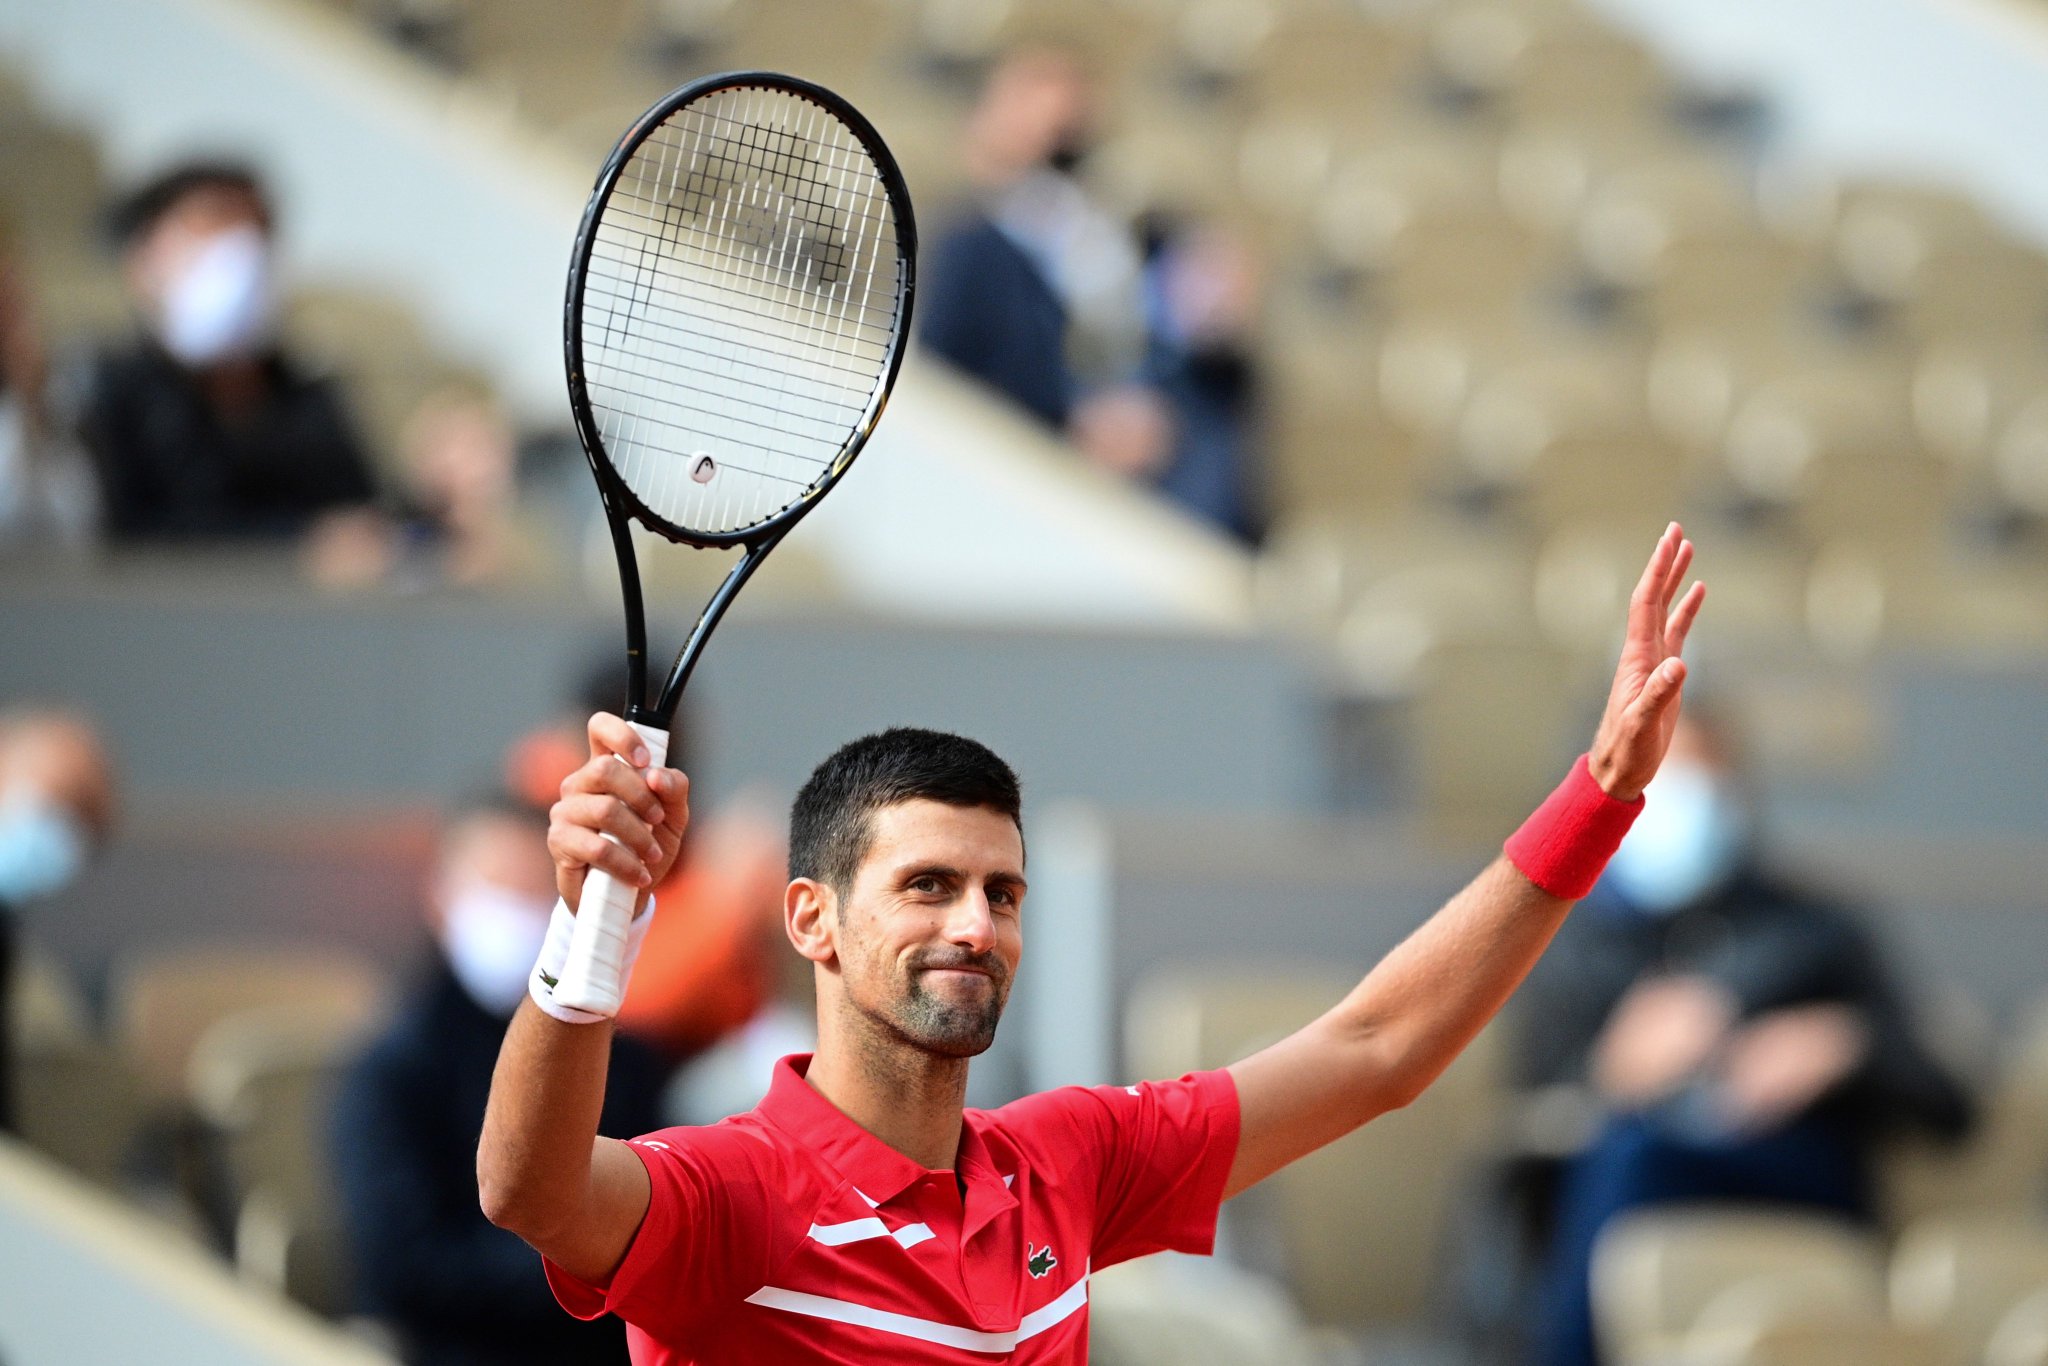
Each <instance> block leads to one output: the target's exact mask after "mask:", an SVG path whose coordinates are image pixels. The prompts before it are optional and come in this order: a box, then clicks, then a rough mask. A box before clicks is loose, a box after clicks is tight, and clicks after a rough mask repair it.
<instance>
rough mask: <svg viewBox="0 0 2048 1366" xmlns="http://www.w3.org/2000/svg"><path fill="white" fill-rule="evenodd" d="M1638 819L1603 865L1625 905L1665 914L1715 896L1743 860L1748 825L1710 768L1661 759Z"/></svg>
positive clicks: (1737, 806)
mask: <svg viewBox="0 0 2048 1366" xmlns="http://www.w3.org/2000/svg"><path fill="white" fill-rule="evenodd" d="M1643 797H1644V801H1643V813H1642V815H1640V816H1638V817H1637V818H1636V823H1635V826H1634V828H1632V829H1631V830H1630V831H1629V832H1628V838H1627V839H1625V840H1623V841H1622V842H1621V848H1620V849H1618V850H1616V851H1615V854H1614V858H1613V860H1612V861H1611V862H1609V863H1608V865H1607V875H1608V876H1609V877H1611V878H1613V879H1614V886H1615V889H1616V890H1617V891H1619V892H1620V893H1621V894H1622V896H1623V897H1624V898H1626V899H1627V900H1628V902H1629V903H1630V904H1631V905H1633V906H1635V907H1637V908H1638V909H1640V910H1644V911H1649V912H1652V913H1654V914H1659V915H1666V914H1670V913H1672V912H1675V911H1680V910H1683V909H1685V908H1686V907H1687V906H1690V905H1692V904H1693V903H1695V902H1697V901H1699V900H1700V899H1701V898H1703V897H1705V896H1707V895H1708V894H1710V893H1712V892H1716V891H1718V890H1720V888H1721V887H1722V885H1723V884H1725V883H1726V882H1727V881H1728V879H1729V878H1730V877H1732V876H1733V875H1734V873H1735V870H1736V867H1737V866H1738V865H1739V864H1740V863H1741V861H1742V854H1743V848H1744V845H1745V844H1746V843H1747V838H1748V834H1749V823H1748V820H1747V818H1746V816H1745V813H1744V811H1743V809H1742V805H1741V803H1740V802H1738V801H1737V800H1736V799H1735V797H1734V796H1732V795H1731V794H1730V793H1729V791H1728V786H1727V784H1726V782H1724V781H1723V780H1722V778H1721V777H1720V776H1719V775H1718V774H1717V773H1716V772H1715V771H1714V770H1712V769H1709V768H1706V767H1705V766H1703V765H1700V764H1695V763H1690V762H1688V761H1686V760H1683V759H1667V760H1666V761H1665V763H1664V767H1663V768H1661V769H1659V770H1658V772H1657V776H1656V778H1655V779H1653V780H1652V781H1651V783H1650V786H1649V787H1648V789H1646V790H1645V792H1644V794H1643Z"/></svg>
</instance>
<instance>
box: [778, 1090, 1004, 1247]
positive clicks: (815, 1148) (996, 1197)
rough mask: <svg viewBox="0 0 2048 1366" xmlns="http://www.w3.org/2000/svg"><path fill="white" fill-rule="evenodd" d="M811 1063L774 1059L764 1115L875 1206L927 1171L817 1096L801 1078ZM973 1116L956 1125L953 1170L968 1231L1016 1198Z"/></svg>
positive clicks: (907, 1186)
mask: <svg viewBox="0 0 2048 1366" xmlns="http://www.w3.org/2000/svg"><path fill="white" fill-rule="evenodd" d="M810 1066H811V1055H810V1054H809V1053H792V1054H791V1055H790V1056H788V1057H786V1058H784V1059H782V1060H781V1061H780V1062H778V1063H776V1064H775V1075H774V1077H773V1079H772V1080H770V1082H769V1083H768V1094H767V1096H765V1097H764V1098H763V1099H762V1101H761V1106H760V1113H761V1115H762V1117H763V1118H765V1119H767V1120H768V1121H769V1122H770V1123H772V1124H774V1125H775V1127H776V1128H778V1129H781V1130H782V1131H783V1132H784V1133H786V1134H788V1135H789V1136H790V1137H791V1138H794V1139H796V1140H797V1141H798V1142H799V1143H801V1144H803V1145H804V1146H805V1147H807V1148H809V1149H810V1150H811V1151H812V1152H815V1153H817V1154H818V1155H819V1156H820V1157H822V1158H824V1159H825V1161H826V1162H828V1163H829V1164H831V1166H832V1169H833V1170H834V1171H836V1172H838V1173H839V1174H840V1175H841V1176H843V1177H845V1178H846V1179H847V1180H848V1181H849V1182H851V1183H852V1184H853V1187H854V1189H855V1190H857V1191H859V1192H860V1193H861V1194H862V1195H863V1196H865V1197H867V1199H869V1200H870V1201H872V1202H874V1203H875V1204H877V1205H882V1204H887V1203H888V1202H889V1201H891V1200H893V1199H895V1198H896V1197H897V1196H899V1195H901V1194H903V1192H905V1191H907V1190H909V1189H910V1188H911V1187H912V1186H914V1185H916V1184H917V1183H918V1182H919V1181H921V1180H923V1179H924V1178H925V1177H926V1176H927V1175H929V1174H930V1173H928V1172H927V1171H926V1170H925V1168H924V1167H923V1166H921V1165H920V1164H919V1163H917V1162H916V1161H914V1160H913V1159H911V1158H909V1157H906V1156H904V1155H903V1154H902V1153H899V1152H897V1151H896V1150H895V1149H894V1148H892V1147H890V1146H889V1145H888V1144H886V1143H884V1142H883V1141H882V1140H881V1139H879V1138H876V1137H875V1136H874V1135H873V1134H871V1133H869V1132H868V1131H867V1130H866V1129H863V1128H861V1126H860V1125H858V1124H856V1123H854V1122H853V1120H851V1119H849V1118H848V1117H847V1116H846V1113H845V1112H844V1111H842V1110H841V1109H840V1108H839V1107H838V1106H836V1105H834V1104H833V1103H832V1102H831V1101H829V1100H827V1099H825V1097H823V1096H821V1095H819V1094H818V1092H817V1091H816V1090H815V1089H813V1088H812V1086H811V1084H810V1082H808V1081H806V1080H805V1079H804V1075H805V1073H806V1072H808V1071H809V1070H810ZM973 1120H974V1116H973V1114H971V1113H970V1114H968V1115H966V1116H965V1117H964V1119H963V1121H962V1124H961V1129H960V1157H959V1171H958V1175H959V1179H960V1181H961V1183H962V1184H963V1185H965V1186H966V1188H967V1198H966V1202H965V1203H966V1216H967V1219H966V1222H967V1224H968V1226H969V1230H970V1231H971V1230H972V1229H973V1228H975V1227H979V1225H980V1224H982V1223H985V1222H986V1221H987V1220H988V1219H989V1218H991V1217H993V1215H994V1214H995V1213H996V1211H997V1210H999V1209H1002V1208H1007V1207H1009V1206H1011V1205H1014V1204H1015V1203H1016V1200H1015V1198H1014V1197H1013V1196H1011V1194H1010V1191H1009V1189H1008V1187H1007V1186H1006V1185H1005V1184H1004V1181H1003V1174H1002V1173H999V1172H998V1171H996V1169H995V1162H994V1159H993V1158H992V1156H991V1154H990V1153H989V1150H988V1145H987V1144H986V1143H985V1142H983V1140H982V1136H981V1133H980V1131H979V1130H978V1129H977V1128H976V1127H975V1125H974V1122H973Z"/></svg>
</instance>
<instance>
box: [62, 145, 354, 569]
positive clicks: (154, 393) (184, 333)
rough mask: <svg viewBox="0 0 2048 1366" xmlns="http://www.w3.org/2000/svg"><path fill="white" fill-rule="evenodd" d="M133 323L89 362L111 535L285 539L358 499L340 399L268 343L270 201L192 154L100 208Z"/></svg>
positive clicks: (227, 170)
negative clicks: (122, 338) (129, 333)
mask: <svg viewBox="0 0 2048 1366" xmlns="http://www.w3.org/2000/svg"><path fill="white" fill-rule="evenodd" d="M112 228H113V232H114V236H115V239H116V242H117V244H118V246H119V249H120V252H121V268H122V275H123V278H124V280H125V282H126V284H127V286H128V290H129V294H130V297H131V298H132V300H133V302H134V305H135V309H136V314H137V319H138V322H139V323H140V328H139V330H138V332H137V333H136V335H135V336H134V337H132V338H130V339H129V340H127V341H126V342H123V343H120V344H118V345H116V346H113V347H109V348H108V349H106V350H105V351H103V352H102V353H101V354H100V355H99V356H98V357H97V358H96V359H95V361H94V362H93V364H92V365H91V367H90V370H89V373H88V374H87V375H86V377H85V381H84V385H83V392H82V394H80V395H79V411H78V413H77V426H78V429H79V435H80V437H81V438H82V439H83V441H84V443H85V445H86V448H87V450H88V451H89V452H90V454H91V456H92V459H93V463H94V465H95V466H96V468H97V472H98V476H99V482H100V494H101V502H102V521H103V525H104V530H105V532H106V534H107V536H108V537H109V538H110V539H112V540H115V541H137V540H155V541H162V540H180V539H182V540H193V539H244V540H246V539H249V538H265V537H269V538H278V537H290V536H295V535H297V534H298V533H300V532H302V531H304V530H306V529H307V527H308V526H310V525H311V524H312V522H313V521H314V519H315V518H317V517H319V516H320V515H321V514H323V513H328V512H333V511H336V510H339V509H346V508H360V507H362V506H364V505H366V504H368V503H369V502H370V500H371V497H372V495H373V493H374V489H373V487H372V484H371V478H370V468H369V463H368V461H367V460H366V459H365V458H364V456H363V452H362V449H361V446H360V444H359V443H358V441H357V437H356V432H355V427H354V424H353V422H352V421H351V420H350V418H349V415H348V411H347V407H346V404H345V403H344V401H343V399H342V396H341V394H340V392H339V390H337V389H336V388H335V387H334V386H333V385H332V384H330V383H329V382H327V381H326V380H324V379H321V378H318V377H316V376H314V375H312V374H310V373H308V372H307V371H306V370H305V369H304V368H303V367H302V366H300V365H299V364H298V363H297V362H296V361H295V360H294V359H293V358H292V357H291V356H290V355H288V354H287V353H286V352H285V351H284V349H283V348H282V347H281V346H280V345H279V343H278V340H277V337H276V321H277V318H276V315H277V294H276V282H275V278H274V268H273V250H272V247H273V242H272V237H273V231H272V214H271V207H270V201H269V199H268V197H267V196H266V195H265V194H264V192H263V188H262V186H261V184H260V183H259V182H258V181H257V179H256V177H255V175H254V173H252V172H250V171H248V170H245V169H243V168H241V167H238V166H230V165H214V164H193V165H187V166H180V167H177V168H175V169H173V170H171V171H168V172H166V173H164V174H163V175H160V176H158V177H157V178H156V179H154V180H152V181H150V182H149V183H148V184H146V185H144V186H142V187H141V188H140V189H138V190H136V191H135V192H134V193H133V194H132V195H130V196H129V197H128V199H126V200H125V201H124V202H122V203H121V204H120V205H118V206H116V208H115V210H114V212H113V214H112Z"/></svg>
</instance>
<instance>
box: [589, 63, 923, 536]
mask: <svg viewBox="0 0 2048 1366" xmlns="http://www.w3.org/2000/svg"><path fill="white" fill-rule="evenodd" d="M916 261H917V224H916V219H915V216H914V215H913V213H912V210H911V204H910V194H909V190H908V188H907V186H906V185H905V183H904V180H903V173H902V171H901V169H900V168H899V167H898V166H897V164H896V159H895V157H894V156H892V155H891V154H890V152H889V149H888V147H887V145H886V144H884V143H883V141H882V138H881V135H880V134H879V133H877V132H876V131H875V128H874V126H873V125H872V124H871V123H869V122H868V121H867V119H866V118H864V117H863V116H862V115H861V114H860V112H859V111H858V110H856V109H854V108H853V107H852V106H851V105H850V104H848V103H847V102H846V101H845V100H844V99H842V98H840V97H839V96H838V95H836V94H834V93H833V92H831V91H829V90H827V89H825V88H824V87H822V86H819V85H816V84H814V83H812V82H809V81H804V80H800V79H798V78H796V77H792V76H786V75H781V74H778V73H775V72H767V71H739V72H728V73H725V74H722V75H717V76H708V77H705V78H703V79H701V80H696V81H692V82H690V83H688V84H686V85H683V86H681V87H679V88H677V89H676V90H674V91H671V92H670V93H669V94H668V95H666V96H664V97H663V98H662V99H661V100H659V101H657V102H656V103H655V104H654V105H653V106H652V107H651V108H649V109H648V111H647V112H646V113H645V114H643V115H642V116H641V117H640V119H639V120H638V121H637V122H635V123H634V125H633V126H632V127H631V128H630V129H628V130H627V131H626V133H625V135H624V136H623V137H621V138H620V140H619V143H618V145H617V146H616V147H615V148H614V149H613V150H612V153H611V155H610V156H609V157H608V158H607V159H606V161H605V164H604V167H603V169H602V170H600V171H599V173H598V178H597V184H596V187H595V188H594V189H593V191H592V192H591V197H590V202H589V204H588V205H587V206H586V207H585V209H584V213H583V220H582V223H581V225H580V226H579V227H578V229H577V233H576V245H575V250H574V255H573V257H572V260H571V266H570V270H569V289H568V297H567V300H566V301H565V304H564V309H563V346H564V353H565V359H566V363H567V369H568V379H569V404H570V409H571V413H572V415H573V417H574V420H575V423H576V429H577V435H578V436H579V437H580V438H581V440H582V442H583V448H584V453H585V454H586V455H587V456H588V457H589V460H590V464H591V469H592V471H593V473H595V475H596V476H597V481H598V486H599V489H600V490H601V492H602V493H603V496H604V499H605V505H606V509H607V512H608V513H610V514H612V515H613V516H614V518H616V516H617V515H618V514H619V513H621V512H623V513H625V514H626V515H630V516H631V517H632V518H633V519H634V520H636V521H638V522H640V523H642V524H643V525H645V526H647V527H648V528H649V529H651V530H653V531H655V532H657V533H659V534H660V535H662V536H665V537H667V538H668V539H669V540H672V541H677V542H680V543H683V544H686V545H693V546H699V547H705V548H726V547H731V546H735V545H758V544H763V543H766V542H768V541H770V540H771V539H772V538H774V537H776V536H778V535H779V534H780V533H781V532H782V531H784V530H786V529H787V528H788V526H789V525H790V524H791V523H793V522H794V521H795V520H796V519H797V518H799V517H801V516H803V515H804V513H806V512H808V511H809V510H810V509H811V507H812V506H814V505H815V504H816V502H817V500H818V499H819V498H820V497H822V496H823V495H824V494H825V492H826V491H827V490H829V489H830V488H831V487H832V485H833V484H835V483H837V482H838V480H839V479H840V477H841V476H842V475H844V474H845V472H846V469H847V467H848V466H849V465H851V464H852V462H853V459H854V457H855V456H856V455H858V454H859V453H860V449H861V447H862V446H863V445H864V444H865V443H866V441H867V438H868V435H869V433H871V432H872V431H873V430H874V426H875V423H876V422H877V421H878V420H879V419H880V417H881V413H882V409H883V406H884V405H885V404H886V403H887V401H888V396H889V390H890V388H891V386H892V385H893V384H894V383H895V379H896V372H897V370H898V369H899V368H900V366H901V365H902V361H903V352H904V349H905V347H906V344H907V338H908V336H909V325H910V308H911V301H912V297H913V294H914V291H915V285H916Z"/></svg>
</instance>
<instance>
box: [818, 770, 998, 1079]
mask: <svg viewBox="0 0 2048 1366" xmlns="http://www.w3.org/2000/svg"><path fill="white" fill-rule="evenodd" d="M869 820H870V825H869V833H870V837H871V838H870V842H869V846H868V853H867V857H866V859H864V860H863V861H862V863H861V866H860V869H859V870H858V871H857V872H856V873H855V875H854V880H853V886H852V887H851V888H849V889H848V890H847V892H846V894H845V895H844V896H842V897H841V898H840V901H839V913H838V925H837V931H838V945H837V948H838V959H839V969H840V973H841V977H842V980H843V982H844V987H845V992H846V998H847V1001H848V1002H849V1003H850V1004H851V1005H852V1006H853V1007H854V1008H855V1009H856V1010H858V1011H860V1012H861V1013H862V1014H863V1015H865V1016H867V1017H868V1018H869V1019H871V1020H874V1021H876V1022H877V1023H879V1024H881V1025H882V1026H883V1027H884V1028H885V1029H887V1030H888V1031H889V1032H890V1033H892V1034H894V1035H895V1036H896V1037H898V1038H900V1039H902V1040H903V1041H904V1042H906V1043H909V1044H912V1045H914V1046H915V1047H918V1048H921V1049H924V1050H926V1051H928V1052H932V1053H937V1054H941V1055H943V1056H946V1057H956V1058H966V1057H972V1056H974V1055H975V1054H977V1053H980V1052H982V1051H984V1050H985V1049H987V1048H988V1046H989V1044H991V1043H992V1042H994V1041H995V1035H996V1022H997V1021H998V1020H999V1019H1001V1018H1002V1013H1003V1003H1004V1002H1005V1001H1006V1000H1008V999H1009V995H1010V979H1011V978H1012V977H1013V976H1014V975H1015V974H1016V971H1017V964H1018V961H1019V959H1020V958H1021V957H1022V956H1023V951H1024V939H1023V927H1022V923H1021V919H1020V912H1021V911H1022V909H1023V903H1024V839H1023V836H1022V835H1021V834H1020V833H1019V832H1018V829H1017V825H1016V822H1014V821H1012V820H1011V819H1010V818H1009V817H1008V816H1006V815H1003V814H1002V813H1001V812H998V811H993V810H990V809H989V808H987V807H978V806H977V807H966V806H948V805H946V804H945V803H943V802H935V801H927V800H923V799H918V800H913V801H907V802H900V803H897V804H896V805H894V806H886V807H883V808H882V809H881V810H879V811H877V812H875V813H874V814H873V815H872V816H871V817H870V818H869Z"/></svg>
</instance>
